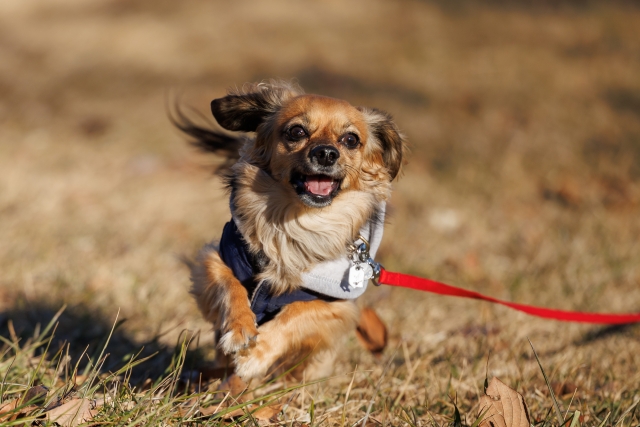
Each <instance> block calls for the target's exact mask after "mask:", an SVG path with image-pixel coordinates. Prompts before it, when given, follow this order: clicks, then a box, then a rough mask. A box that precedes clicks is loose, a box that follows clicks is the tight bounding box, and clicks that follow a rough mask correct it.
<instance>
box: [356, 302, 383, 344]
mask: <svg viewBox="0 0 640 427" xmlns="http://www.w3.org/2000/svg"><path fill="white" fill-rule="evenodd" d="M356 335H357V337H358V341H360V344H362V346H363V347H364V348H366V349H367V350H369V351H370V352H371V353H373V354H374V355H380V354H382V351H383V350H384V349H385V347H386V346H387V327H386V326H385V325H384V323H382V320H380V318H379V317H378V315H377V314H376V312H375V311H373V309H372V308H369V307H365V308H363V309H362V311H361V312H360V321H359V322H358V329H356Z"/></svg>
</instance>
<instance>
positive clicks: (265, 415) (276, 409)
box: [252, 404, 282, 425]
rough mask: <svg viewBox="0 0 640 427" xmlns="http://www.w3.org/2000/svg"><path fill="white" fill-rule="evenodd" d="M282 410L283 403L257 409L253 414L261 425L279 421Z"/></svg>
mask: <svg viewBox="0 0 640 427" xmlns="http://www.w3.org/2000/svg"><path fill="white" fill-rule="evenodd" d="M280 411H282V405H279V404H275V405H267V406H264V407H262V408H260V409H258V410H257V411H255V412H254V413H253V414H252V416H253V418H255V419H256V421H258V424H260V425H264V424H270V423H277V422H278V414H279V413H280Z"/></svg>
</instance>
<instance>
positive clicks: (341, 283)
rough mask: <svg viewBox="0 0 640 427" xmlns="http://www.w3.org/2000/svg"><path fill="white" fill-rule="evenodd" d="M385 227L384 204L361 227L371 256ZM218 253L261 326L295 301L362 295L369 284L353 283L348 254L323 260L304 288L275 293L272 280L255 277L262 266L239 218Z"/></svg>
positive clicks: (230, 225) (306, 277) (226, 228)
mask: <svg viewBox="0 0 640 427" xmlns="http://www.w3.org/2000/svg"><path fill="white" fill-rule="evenodd" d="M383 226H384V204H381V207H380V208H379V215H378V218H377V219H376V220H375V221H369V222H367V223H366V224H365V225H364V226H363V227H362V229H361V230H360V235H361V236H362V237H364V238H365V239H367V240H368V241H369V245H370V248H369V253H370V254H371V257H374V256H375V252H376V251H377V249H378V247H379V246H380V241H381V240H382V230H383ZM218 252H219V254H220V258H222V261H223V262H224V263H225V264H226V265H227V267H229V268H230V269H231V271H232V272H233V274H234V276H235V277H236V278H237V279H238V281H240V283H241V284H242V286H244V287H245V289H246V290H247V293H248V294H249V301H250V306H251V310H252V311H253V313H254V314H255V315H256V322H257V323H258V325H261V324H263V323H265V322H267V321H269V320H271V319H273V318H274V317H275V316H276V315H277V314H278V313H279V312H280V310H281V309H282V308H283V307H284V306H286V305H288V304H291V303H293V302H296V301H313V300H316V299H320V300H323V301H337V300H344V299H355V298H357V297H359V296H360V295H362V294H363V293H364V291H365V290H366V287H367V281H365V282H364V285H363V286H361V287H353V286H350V285H349V280H348V274H349V269H350V268H351V267H352V265H353V261H351V260H350V259H349V257H347V255H346V254H345V255H344V256H343V257H341V258H338V259H335V260H331V261H325V262H322V263H319V264H318V265H316V266H315V267H314V268H313V269H311V270H310V271H308V272H305V273H303V274H302V282H303V283H302V287H301V288H299V289H296V290H294V291H291V292H288V293H284V294H281V295H273V294H272V293H271V285H270V284H269V283H268V282H265V281H263V282H257V281H256V280H255V277H256V275H257V274H259V273H260V270H261V269H260V266H259V263H258V260H257V259H255V257H254V256H253V255H252V254H251V253H250V252H249V245H248V244H247V242H246V241H245V240H244V238H243V237H242V234H241V233H240V230H238V227H237V225H236V219H235V218H232V219H231V221H229V222H227V223H226V224H225V226H224V229H223V230H222V237H221V238H220V245H219V249H218Z"/></svg>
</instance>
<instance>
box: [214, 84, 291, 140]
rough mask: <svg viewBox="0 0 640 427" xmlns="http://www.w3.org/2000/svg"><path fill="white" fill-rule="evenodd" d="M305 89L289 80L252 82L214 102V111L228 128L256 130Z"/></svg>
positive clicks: (220, 121) (217, 117)
mask: <svg viewBox="0 0 640 427" xmlns="http://www.w3.org/2000/svg"><path fill="white" fill-rule="evenodd" d="M301 92H302V89H300V88H299V87H298V86H296V85H294V84H292V83H288V82H281V81H271V82H269V83H257V84H249V85H245V86H244V87H243V88H242V89H241V90H236V91H229V94H228V95H227V96H225V97H223V98H218V99H214V100H213V101H211V112H212V113H213V116H214V117H215V118H216V120H217V121H218V123H220V126H222V127H223V128H225V129H227V130H231V131H241V132H255V131H256V129H257V128H258V126H260V124H261V123H262V122H264V120H265V119H266V118H267V117H268V116H269V115H271V114H273V113H275V112H277V111H278V109H279V108H280V107H281V106H282V105H283V103H284V102H285V101H286V100H288V99H290V98H292V97H294V96H297V95H299V94H301Z"/></svg>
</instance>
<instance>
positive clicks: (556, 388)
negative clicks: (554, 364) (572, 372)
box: [551, 382, 578, 396]
mask: <svg viewBox="0 0 640 427" xmlns="http://www.w3.org/2000/svg"><path fill="white" fill-rule="evenodd" d="M551 388H552V389H553V392H554V393H555V394H556V396H566V395H568V394H573V393H574V392H575V391H576V389H577V388H578V386H577V385H575V384H574V383H572V382H563V383H560V382H554V383H551Z"/></svg>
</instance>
